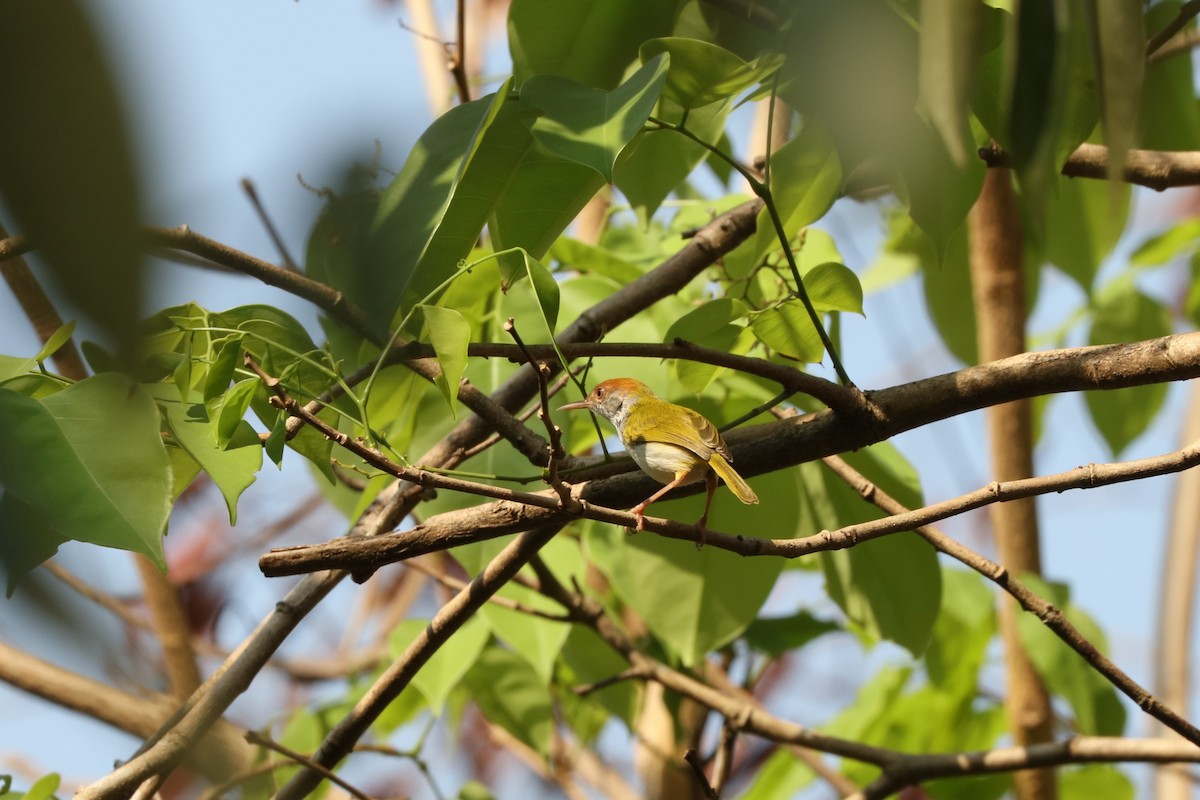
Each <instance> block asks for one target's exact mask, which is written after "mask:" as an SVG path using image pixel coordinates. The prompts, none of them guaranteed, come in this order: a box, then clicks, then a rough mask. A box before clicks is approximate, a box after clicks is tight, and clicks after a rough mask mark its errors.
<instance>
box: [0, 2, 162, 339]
mask: <svg viewBox="0 0 1200 800" xmlns="http://www.w3.org/2000/svg"><path fill="white" fill-rule="evenodd" d="M82 5H86V4H81V3H78V2H74V1H73V0H59V1H58V2H53V3H14V4H6V5H5V6H4V9H3V11H2V12H0V25H2V26H3V28H4V29H5V30H7V31H10V32H12V36H11V37H10V38H11V41H9V43H8V44H7V45H6V46H5V47H4V48H3V50H2V52H0V74H3V75H5V76H6V78H5V80H4V81H3V82H2V83H0V103H2V104H3V107H4V108H11V109H17V108H19V109H21V112H20V113H12V114H6V115H5V118H6V119H5V124H4V126H3V129H2V130H0V195H3V198H4V205H5V207H6V209H7V210H8V211H9V212H10V213H11V214H12V216H13V219H14V221H15V222H16V224H17V226H18V227H19V228H20V230H21V232H22V233H24V234H26V235H27V236H29V238H30V239H31V240H33V241H35V242H37V244H38V251H37V257H38V258H39V259H40V260H42V261H44V263H45V264H46V266H47V267H48V268H49V271H50V274H51V275H52V276H53V277H54V279H55V280H54V283H55V285H56V287H57V288H58V289H59V290H60V291H61V292H62V293H63V294H64V295H65V296H66V297H67V298H68V299H69V300H70V301H71V304H72V305H73V306H74V307H75V308H79V309H82V310H83V311H84V313H86V314H87V315H88V316H89V317H90V318H91V319H92V320H94V321H95V322H96V323H97V324H98V325H99V327H100V328H101V329H102V330H103V331H105V332H106V333H108V334H110V335H111V336H112V337H113V338H114V339H115V341H116V342H117V343H118V345H119V346H120V349H121V351H122V352H125V353H129V352H131V351H132V348H133V346H134V344H135V342H136V341H137V332H138V319H139V317H140V310H141V309H140V306H141V297H142V290H141V275H142V266H143V261H144V258H143V244H144V242H143V239H142V233H141V230H140V228H139V224H140V222H141V220H140V215H141V209H140V202H139V198H138V176H137V172H136V165H135V159H134V151H133V147H132V146H131V144H130V140H129V135H128V130H127V127H128V126H127V122H126V113H125V109H124V108H123V107H122V106H123V103H122V99H121V96H120V91H119V89H118V87H117V85H116V81H115V80H114V77H113V75H112V73H111V71H110V69H109V65H108V58H107V56H106V53H105V52H104V51H105V48H104V46H103V44H102V42H101V41H100V37H99V36H97V35H96V32H95V31H94V30H93V26H92V25H91V23H90V21H89V19H88V17H89V16H91V14H90V13H89V12H95V11H96V9H94V8H88V9H86V10H85V9H84V8H82V7H81V6H82ZM46 42H54V43H55V46H54V47H52V48H50V47H46V46H45V44H46ZM67 54H69V57H67Z"/></svg>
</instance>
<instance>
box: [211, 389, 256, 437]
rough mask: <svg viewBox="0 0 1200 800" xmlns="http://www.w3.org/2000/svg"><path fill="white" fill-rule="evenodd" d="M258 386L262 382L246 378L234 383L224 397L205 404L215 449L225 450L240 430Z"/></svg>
mask: <svg viewBox="0 0 1200 800" xmlns="http://www.w3.org/2000/svg"><path fill="white" fill-rule="evenodd" d="M260 386H262V382H261V381H259V379H258V378H246V379H245V380H241V381H238V382H237V383H235V384H234V385H233V386H232V387H230V389H229V391H227V392H225V394H224V395H222V396H219V397H215V398H213V399H212V400H210V401H209V402H208V403H207V414H206V417H207V418H208V420H209V424H210V426H211V429H212V436H213V439H214V440H215V441H216V444H217V447H219V448H221V449H222V450H224V449H226V448H227V447H228V446H229V444H230V442H232V441H233V437H234V436H236V435H237V434H238V432H239V431H240V430H241V429H242V425H243V423H244V422H245V417H246V411H247V410H248V409H249V408H250V401H251V400H253V399H254V393H255V392H256V391H258V389H259V387H260Z"/></svg>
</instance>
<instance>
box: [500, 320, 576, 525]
mask: <svg viewBox="0 0 1200 800" xmlns="http://www.w3.org/2000/svg"><path fill="white" fill-rule="evenodd" d="M504 332H505V333H507V334H508V335H509V336H511V337H512V338H513V341H514V342H516V343H517V347H519V348H521V352H522V353H523V354H524V355H525V359H526V361H527V362H528V363H529V366H530V368H531V369H532V370H533V371H534V374H535V375H537V382H538V395H539V397H540V398H541V407H540V408H539V409H538V412H537V415H538V419H540V420H541V421H542V424H544V425H545V426H546V435H547V438H548V439H549V442H550V443H549V445H547V447H546V450H547V454H548V458H547V462H546V477H547V480H548V481H549V482H550V488H551V489H553V490H554V491H555V493H556V494H558V500H559V503H560V504H561V505H562V508H563V510H565V511H577V510H578V509H579V501H578V500H576V499H574V498H573V497H571V487H569V486H567V485H566V484H564V483H563V482H562V478H560V477H559V476H558V468H559V463H560V461H561V460H562V459H563V458H564V457H565V456H566V455H567V454H566V451H565V450H563V446H562V428H560V427H558V426H557V425H555V424H554V420H553V419H551V418H550V390H549V387H548V386H547V385H546V375H547V374H548V373H549V372H550V368H549V367H547V366H546V364H545V362H542V361H537V360H535V359H534V358H533V356H532V355H530V353H529V348H528V347H526V346H525V342H524V341H523V340H522V339H521V334H520V333H519V332H518V331H517V325H516V322H515V321H514V320H513V318H512V317H509V318H508V319H507V320H505V322H504ZM566 374H567V375H569V374H570V373H566Z"/></svg>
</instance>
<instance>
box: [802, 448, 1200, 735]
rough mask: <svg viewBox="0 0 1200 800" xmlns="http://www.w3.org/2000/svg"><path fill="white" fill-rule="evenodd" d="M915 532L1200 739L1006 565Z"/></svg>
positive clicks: (841, 471) (861, 482)
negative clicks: (987, 581)
mask: <svg viewBox="0 0 1200 800" xmlns="http://www.w3.org/2000/svg"><path fill="white" fill-rule="evenodd" d="M1196 449H1197V453H1200V448H1196ZM824 462H825V464H826V465H827V466H828V467H829V468H830V469H832V470H833V471H834V472H835V473H837V475H838V476H839V477H841V478H842V479H843V480H845V481H846V482H847V483H849V484H850V485H851V486H853V487H854V488H855V489H857V490H858V492H859V494H861V495H862V496H863V497H864V498H866V499H867V500H868V501H869V502H871V503H874V504H875V505H877V506H879V507H880V508H881V509H883V510H884V511H886V512H888V513H889V514H892V513H895V514H903V513H904V512H905V511H907V509H906V508H905V507H904V506H903V505H901V504H900V503H899V502H897V501H896V500H895V499H893V498H892V497H890V496H889V495H888V494H887V493H886V492H884V491H883V490H882V489H880V488H879V487H878V486H875V485H874V484H872V483H871V482H870V481H869V480H867V478H866V477H864V476H863V475H862V474H861V473H859V472H858V471H857V470H855V469H854V468H853V467H851V466H850V465H849V464H847V463H846V462H845V461H844V460H842V459H841V458H837V457H832V458H826V459H824ZM916 532H917V533H918V534H919V535H920V536H921V537H922V538H923V539H925V541H927V542H929V543H930V544H931V545H933V546H934V547H935V548H936V549H937V550H938V551H939V552H942V553H945V554H946V555H948V556H950V557H951V558H955V559H957V560H958V561H960V562H962V563H963V564H965V565H966V566H968V567H970V568H971V569H973V570H975V571H976V572H978V573H979V574H981V575H983V576H984V577H985V578H987V579H988V580H990V581H992V582H994V583H995V584H996V585H997V586H999V587H1000V588H1001V589H1003V590H1004V591H1006V592H1008V593H1009V594H1010V595H1012V596H1013V598H1014V599H1015V600H1016V601H1017V602H1018V603H1020V605H1021V608H1023V609H1024V610H1026V611H1028V612H1029V613H1031V614H1033V615H1034V616H1035V617H1037V618H1038V619H1039V620H1040V621H1041V622H1042V623H1043V624H1044V625H1045V626H1046V627H1047V628H1049V629H1050V630H1051V631H1053V632H1054V634H1055V635H1056V636H1058V638H1060V639H1062V640H1063V642H1065V643H1066V644H1067V646H1069V647H1070V648H1071V649H1072V650H1074V651H1075V652H1076V653H1078V654H1079V655H1080V656H1081V657H1082V658H1083V659H1084V660H1085V661H1086V662H1087V663H1088V664H1090V665H1091V667H1092V668H1093V669H1094V670H1096V671H1097V672H1099V673H1100V674H1101V675H1103V676H1104V677H1105V678H1106V679H1107V680H1108V682H1109V683H1111V684H1112V685H1113V686H1115V687H1117V689H1119V690H1120V691H1121V692H1123V693H1124V694H1125V696H1127V697H1128V698H1129V699H1130V700H1132V701H1133V702H1134V703H1135V704H1137V706H1138V708H1140V709H1142V710H1143V711H1145V712H1146V713H1147V714H1149V715H1150V716H1152V717H1154V718H1155V719H1157V720H1158V721H1160V722H1162V723H1163V724H1164V725H1166V726H1167V727H1168V728H1170V729H1171V730H1173V731H1175V732H1176V733H1178V734H1179V735H1180V736H1183V737H1184V738H1186V739H1188V740H1189V741H1190V742H1192V744H1194V745H1200V729H1198V728H1196V726H1194V725H1192V724H1191V723H1190V722H1188V721H1187V720H1185V719H1184V718H1183V717H1181V716H1180V715H1178V714H1176V713H1175V712H1174V711H1172V710H1171V709H1169V708H1167V707H1166V706H1164V705H1163V704H1162V703H1160V702H1159V701H1158V700H1156V699H1155V698H1154V696H1153V695H1152V694H1150V692H1149V691H1147V690H1146V689H1145V688H1144V687H1142V686H1141V684H1139V683H1137V681H1135V680H1133V678H1131V677H1129V675H1127V674H1126V673H1125V672H1124V671H1122V670H1121V668H1120V667H1118V666H1117V665H1116V664H1114V663H1113V662H1112V661H1110V660H1109V659H1108V658H1106V657H1105V656H1104V654H1102V653H1101V652H1100V651H1099V650H1097V649H1096V647H1095V646H1094V645H1093V644H1092V643H1091V642H1089V641H1088V640H1087V638H1086V637H1085V636H1084V635H1083V634H1082V633H1080V632H1079V629H1078V628H1076V627H1075V626H1074V625H1072V624H1071V621H1070V620H1068V619H1067V618H1066V617H1064V616H1063V614H1062V612H1061V611H1059V610H1058V609H1057V608H1055V607H1054V606H1052V605H1051V604H1050V603H1048V602H1047V601H1045V600H1043V599H1042V598H1041V597H1039V596H1038V595H1037V594H1036V593H1035V592H1034V591H1033V590H1031V589H1030V588H1029V587H1028V586H1026V585H1025V584H1024V583H1022V582H1021V581H1020V580H1018V579H1017V578H1015V577H1013V575H1012V573H1011V572H1009V570H1008V569H1007V568H1006V567H1004V566H1001V565H1000V564H997V563H996V562H994V561H992V560H991V559H989V558H985V557H984V556H982V555H980V554H979V553H976V552H975V551H974V550H972V549H970V548H969V547H967V546H966V545H963V544H960V543H959V542H957V541H955V540H954V539H952V538H950V537H949V536H947V535H946V534H944V533H942V532H941V531H939V530H937V529H936V528H933V527H930V526H921V527H920V528H917V529H916ZM1198 752H1200V751H1198Z"/></svg>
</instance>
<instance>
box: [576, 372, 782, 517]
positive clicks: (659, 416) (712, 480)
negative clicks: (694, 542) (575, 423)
mask: <svg viewBox="0 0 1200 800" xmlns="http://www.w3.org/2000/svg"><path fill="white" fill-rule="evenodd" d="M576 409H587V410H588V411H591V412H592V413H593V414H599V415H600V416H602V417H604V418H605V419H607V420H608V421H609V422H611V423H612V424H613V427H615V428H616V429H617V435H618V436H620V437H621V443H622V444H624V445H625V449H626V450H628V451H629V454H630V455H631V456H633V460H634V461H635V462H636V463H637V465H638V466H639V467H641V468H642V471H643V472H645V473H646V474H647V475H649V476H650V477H652V478H654V480H656V481H658V482H659V483H664V484H666V485H665V486H663V488H661V489H659V490H658V491H657V492H655V493H654V494H652V495H650V496H649V497H648V498H646V499H645V500H644V501H642V502H641V503H638V504H637V505H636V506H634V507H633V508H631V509H629V511H630V513H632V514H633V515H634V516H635V517H637V530H639V531H640V530H642V528H643V527H644V525H645V523H646V516H645V512H646V507H647V506H649V505H650V504H651V503H653V502H654V501H655V500H657V499H659V498H660V497H662V496H663V495H664V494H666V493H667V492H669V491H671V490H672V489H674V488H675V487H676V486H683V485H685V484H689V483H696V482H698V481H704V482H705V483H706V484H707V485H708V497H707V498H706V499H705V501H704V514H703V515H702V516H701V517H700V521H699V522H698V523H696V525H697V527H699V528H700V530H701V532H703V530H704V527H705V525H707V524H708V511H709V508H710V507H711V506H712V499H713V492H714V491H716V488H717V476H720V477H721V478H722V479H723V480H724V481H725V484H726V485H727V486H728V487H729V489H730V490H731V491H732V492H733V493H734V494H735V495H737V498H738V499H739V500H741V501H742V502H743V503H757V502H758V495H756V494H755V493H754V490H753V489H751V488H750V486H749V484H747V483H746V481H745V480H743V479H742V476H741V475H738V474H737V472H735V471H734V469H733V467H731V466H730V465H729V462H730V461H732V460H733V458H732V457H731V456H730V454H729V445H727V444H725V440H724V439H722V438H721V434H720V433H718V432H717V429H716V428H715V427H713V424H712V423H711V422H709V421H708V420H707V419H705V418H704V416H703V415H702V414H700V413H699V412H696V411H693V410H692V409H690V408H684V407H683V406H677V405H675V404H674V403H668V402H667V401H666V400H663V399H662V398H660V397H657V396H655V394H654V392H652V391H650V387H649V386H647V385H646V384H644V383H642V382H641V381H637V380H634V379H633V378H613V379H612V380H607V381H603V382H601V383H598V384H596V386H595V388H593V389H592V392H591V394H589V395H588V396H587V399H586V400H581V401H579V402H577V403H567V404H566V405H565V406H560V407H559V409H558V410H559V411H573V410H576Z"/></svg>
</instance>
